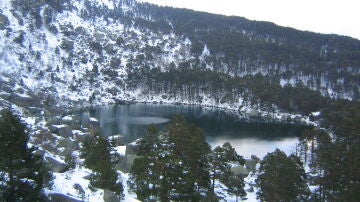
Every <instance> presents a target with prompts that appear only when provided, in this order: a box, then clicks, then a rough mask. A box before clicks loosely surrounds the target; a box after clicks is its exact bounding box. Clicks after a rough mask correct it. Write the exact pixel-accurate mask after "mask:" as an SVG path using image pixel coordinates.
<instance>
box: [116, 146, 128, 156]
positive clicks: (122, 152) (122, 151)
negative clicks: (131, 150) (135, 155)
mask: <svg viewBox="0 0 360 202" xmlns="http://www.w3.org/2000/svg"><path fill="white" fill-rule="evenodd" d="M114 149H115V152H116V153H118V154H119V155H121V156H125V152H126V146H117V147H115V148H114Z"/></svg>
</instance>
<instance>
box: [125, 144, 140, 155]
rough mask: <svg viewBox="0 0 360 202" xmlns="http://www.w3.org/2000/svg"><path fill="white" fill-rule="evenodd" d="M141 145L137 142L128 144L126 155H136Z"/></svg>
mask: <svg viewBox="0 0 360 202" xmlns="http://www.w3.org/2000/svg"><path fill="white" fill-rule="evenodd" d="M138 149H139V147H138V146H137V145H135V144H129V145H126V152H125V155H126V156H127V155H136V154H137V152H138Z"/></svg>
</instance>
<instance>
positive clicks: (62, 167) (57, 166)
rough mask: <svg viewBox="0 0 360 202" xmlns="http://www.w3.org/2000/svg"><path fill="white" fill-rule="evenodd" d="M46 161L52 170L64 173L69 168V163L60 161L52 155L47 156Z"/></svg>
mask: <svg viewBox="0 0 360 202" xmlns="http://www.w3.org/2000/svg"><path fill="white" fill-rule="evenodd" d="M45 161H46V162H47V163H48V166H49V168H50V170H51V171H52V172H56V173H63V172H65V171H66V170H67V169H68V165H67V164H66V163H63V162H60V161H58V160H56V159H53V158H51V157H45Z"/></svg>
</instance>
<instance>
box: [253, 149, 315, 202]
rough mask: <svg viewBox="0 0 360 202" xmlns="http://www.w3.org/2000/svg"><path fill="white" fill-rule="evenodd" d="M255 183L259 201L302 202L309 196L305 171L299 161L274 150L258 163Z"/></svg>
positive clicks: (294, 157) (292, 156)
mask: <svg viewBox="0 0 360 202" xmlns="http://www.w3.org/2000/svg"><path fill="white" fill-rule="evenodd" d="M259 173H260V174H259V176H258V178H257V179H256V183H257V184H258V186H259V187H260V190H259V191H258V192H257V196H258V198H259V199H260V200H261V201H304V200H306V199H307V197H308V194H309V188H308V186H307V184H306V176H305V171H304V169H303V167H302V163H301V161H300V159H299V158H298V157H296V156H294V155H291V156H290V157H288V156H286V154H285V153H284V152H283V151H280V150H279V149H276V150H275V151H274V152H272V153H268V154H267V155H266V156H265V157H264V159H263V161H262V162H261V163H260V168H259Z"/></svg>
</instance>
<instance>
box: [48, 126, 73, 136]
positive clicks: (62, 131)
mask: <svg viewBox="0 0 360 202" xmlns="http://www.w3.org/2000/svg"><path fill="white" fill-rule="evenodd" d="M51 131H52V132H53V133H56V134H58V135H59V136H61V137H72V136H73V132H72V129H71V127H70V126H68V125H52V127H51Z"/></svg>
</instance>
